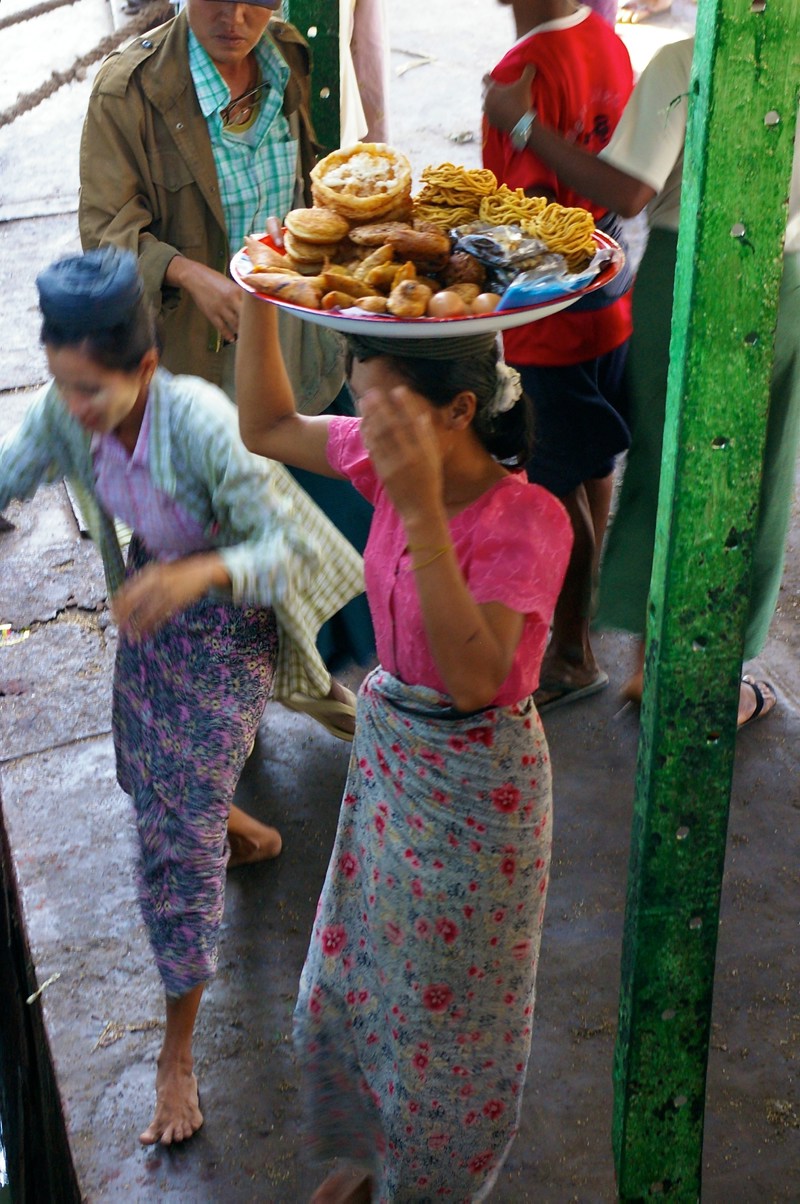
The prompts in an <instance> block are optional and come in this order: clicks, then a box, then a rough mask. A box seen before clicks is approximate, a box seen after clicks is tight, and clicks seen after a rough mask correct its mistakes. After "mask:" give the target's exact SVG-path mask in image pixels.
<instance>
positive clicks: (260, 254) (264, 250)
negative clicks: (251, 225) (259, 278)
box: [244, 234, 286, 268]
mask: <svg viewBox="0 0 800 1204" xmlns="http://www.w3.org/2000/svg"><path fill="white" fill-rule="evenodd" d="M244 245H245V247H246V248H247V258H248V259H249V260H250V262H251V263H252V265H253V267H254V268H268V267H279V268H284V267H285V266H286V256H285V255H282V254H281V252H280V251H276V250H275V249H274V247H271V246H269V245H268V244H267V243H265V242H262V241H261V239H260V238H256V236H255V235H254V234H247V235H245V240H244Z"/></svg>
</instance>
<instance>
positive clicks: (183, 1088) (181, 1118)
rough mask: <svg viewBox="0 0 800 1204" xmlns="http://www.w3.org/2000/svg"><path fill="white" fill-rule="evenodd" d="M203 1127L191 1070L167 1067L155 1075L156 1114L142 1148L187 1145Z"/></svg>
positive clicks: (141, 1140)
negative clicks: (180, 1142) (157, 1145)
mask: <svg viewBox="0 0 800 1204" xmlns="http://www.w3.org/2000/svg"><path fill="white" fill-rule="evenodd" d="M202 1123H203V1114H202V1112H201V1111H200V1100H199V1097H198V1093H197V1079H196V1078H195V1076H194V1074H193V1073H192V1072H191V1070H186V1069H185V1068H183V1067H181V1066H178V1065H176V1064H174V1063H169V1064H168V1065H165V1066H159V1068H158V1073H157V1075H156V1111H155V1115H154V1117H153V1119H152V1121H151V1122H150V1124H149V1125H148V1126H147V1128H146V1129H145V1131H144V1133H141V1134H140V1135H139V1140H140V1142H141V1143H142V1145H155V1144H156V1142H160V1143H161V1145H173V1144H174V1143H175V1142H178V1141H186V1140H187V1139H188V1138H189V1137H191V1136H192V1134H193V1133H196V1132H197V1130H198V1129H199V1128H200V1126H201V1125H202Z"/></svg>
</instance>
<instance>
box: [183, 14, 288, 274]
mask: <svg viewBox="0 0 800 1204" xmlns="http://www.w3.org/2000/svg"><path fill="white" fill-rule="evenodd" d="M255 55H256V59H257V60H258V66H259V70H260V73H261V79H262V80H265V81H268V82H269V85H270V86H269V88H268V89H267V91H266V93H265V94H264V95H263V96H262V98H261V102H260V104H259V106H258V111H257V115H256V119H255V121H254V122H253V123H252V124H251V125H250V126H249V127H248V128H247V129H245V130H242V131H241V132H240V133H235V134H234V133H231V132H229V131H225V130H223V128H222V118H221V117H220V109H224V108H225V106H226V105H227V104H228V103H229V102H230V100H231V94H230V90H229V88H228V85H227V84H226V83H225V81H224V80H223V78H222V76H221V75H220V74H219V72H218V71H217V69H216V67H215V66H214V64H213V62H212V61H211V58H210V57H209V55H208V54H207V53H206V51H205V50H204V49H203V47H202V46H201V45H200V43H199V42H198V40H197V38H196V37H195V35H194V33H193V32H192V30H191V29H190V30H189V67H190V69H191V72H192V79H193V81H194V86H195V91H196V92H197V100H198V102H199V105H200V109H201V112H202V114H203V116H204V117H205V119H206V122H207V124H208V132H209V135H210V137H211V149H212V150H213V152H214V162H215V164H216V168H217V178H218V180H219V191H220V200H221V201H222V208H223V212H224V213H225V223H226V225H227V228H228V243H229V246H230V249H231V254H234V253H235V252H236V251H238V250H239V248H240V247H242V246H243V245H244V236H245V234H254V233H255V234H260V233H263V231H264V228H265V226H266V220H267V218H268V217H278V218H280V220H281V221H283V219H284V217H285V216H286V214H287V213H288V212H289V210H290V209H291V208H292V206H293V203H294V195H295V180H296V178H297V153H298V143H297V139H296V138H293V137H292V131H291V129H290V127H289V122H288V121H287V119H286V117H284V115H283V111H282V108H283V93H284V89H285V88H286V83H287V81H288V79H289V68H288V67H287V65H286V63H285V62H284V60H283V57H282V56H281V54H280V53H279V52H278V50H276V48H275V46H274V45H273V44H272V42H271V41H270V39H269V38H268V37H267V36H266V35H265V36H264V37H263V38H262V39H261V41H260V42H259V44H258V46H256V49H255Z"/></svg>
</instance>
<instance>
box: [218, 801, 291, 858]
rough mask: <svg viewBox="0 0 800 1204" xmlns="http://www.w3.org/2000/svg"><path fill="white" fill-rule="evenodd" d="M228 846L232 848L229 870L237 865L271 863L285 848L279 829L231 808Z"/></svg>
mask: <svg viewBox="0 0 800 1204" xmlns="http://www.w3.org/2000/svg"><path fill="white" fill-rule="evenodd" d="M228 844H229V845H230V846H231V855H230V858H229V860H228V869H229V870H232V869H235V868H236V866H237V865H253V864H255V863H257V862H259V861H270V860H271V859H272V858H273V857H277V856H278V854H279V853H280V851H281V849H282V848H283V841H282V839H281V834H280V832H279V831H278V829H277V828H270V827H269V825H268V824H262V823H261V821H260V820H257V819H254V818H253V816H252V815H248V814H247V812H246V811H242V810H241V809H240V808H239V807H231V813H230V816H229V817H228Z"/></svg>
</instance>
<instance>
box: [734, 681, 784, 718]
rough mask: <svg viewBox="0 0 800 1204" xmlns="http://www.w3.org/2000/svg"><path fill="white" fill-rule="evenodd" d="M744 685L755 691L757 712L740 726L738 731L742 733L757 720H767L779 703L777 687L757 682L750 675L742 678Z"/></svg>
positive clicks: (768, 683) (769, 683) (767, 682)
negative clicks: (744, 728)
mask: <svg viewBox="0 0 800 1204" xmlns="http://www.w3.org/2000/svg"><path fill="white" fill-rule="evenodd" d="M742 685H743V686H749V687H750V689H751V690H752V691H753V694H754V695H755V700H756V706H755V710H754V711H753V713H752V715H748V716H747V718H746V719H745V720H744V721H743V722H742V723H740V724H739V726H738V728H737V730H738V731H741V730H742V728H743V727H747V725H748V724H749V723H755V721H756V719H766V717H767V715H769V713H770V711H772V710H774V709H775V706H776V704H777V702H778V696H777V694H776V693H775V687H774V686H773V685H772V683H771V682H769V681H756V679H755V678H754V677H751V676H750V674H749V673H745V674H744V676H743V677H742Z"/></svg>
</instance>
